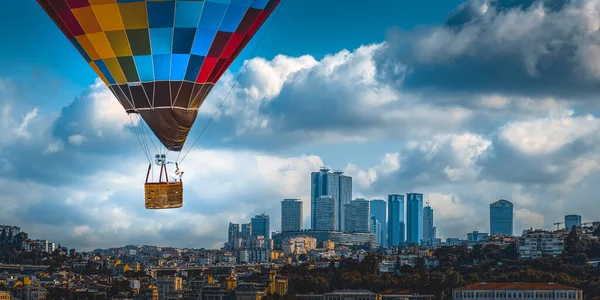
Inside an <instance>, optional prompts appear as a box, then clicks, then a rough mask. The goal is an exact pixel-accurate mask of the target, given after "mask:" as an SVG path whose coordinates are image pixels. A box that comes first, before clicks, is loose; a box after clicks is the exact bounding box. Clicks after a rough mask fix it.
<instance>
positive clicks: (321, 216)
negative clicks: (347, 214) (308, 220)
mask: <svg viewBox="0 0 600 300" xmlns="http://www.w3.org/2000/svg"><path fill="white" fill-rule="evenodd" d="M336 207H337V205H336V199H335V198H333V197H331V196H320V197H318V198H317V199H315V206H314V208H315V210H314V212H313V213H314V215H313V218H314V219H313V220H315V226H314V227H313V230H326V231H334V230H336V224H337V209H336Z"/></svg>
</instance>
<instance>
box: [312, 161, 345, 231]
mask: <svg viewBox="0 0 600 300" xmlns="http://www.w3.org/2000/svg"><path fill="white" fill-rule="evenodd" d="M330 171H331V170H330V169H329V168H325V167H323V168H321V169H320V170H319V172H312V173H311V199H310V207H311V208H310V209H311V228H312V229H316V226H317V220H318V219H317V218H316V212H317V204H316V201H317V199H318V198H319V197H321V196H331V197H332V198H334V199H335V200H336V216H337V219H336V224H335V229H334V230H339V231H343V230H344V226H343V223H344V221H345V220H344V213H345V212H344V207H345V205H346V204H348V203H350V201H351V200H352V177H350V176H345V175H342V174H343V172H341V171H334V172H330Z"/></svg>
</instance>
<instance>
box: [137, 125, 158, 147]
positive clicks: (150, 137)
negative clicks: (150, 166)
mask: <svg viewBox="0 0 600 300" xmlns="http://www.w3.org/2000/svg"><path fill="white" fill-rule="evenodd" d="M140 122H142V123H144V124H146V122H145V121H144V119H142V118H141V117H140ZM146 126H148V124H146ZM146 126H144V125H141V126H140V127H142V130H143V131H144V133H146V135H147V136H148V139H149V140H150V143H152V147H154V151H156V153H158V147H156V145H155V144H154V139H153V138H152V135H151V134H150V129H146ZM148 128H150V127H149V126H148ZM148 147H149V145H148Z"/></svg>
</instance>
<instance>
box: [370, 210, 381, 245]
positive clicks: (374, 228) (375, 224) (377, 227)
mask: <svg viewBox="0 0 600 300" xmlns="http://www.w3.org/2000/svg"><path fill="white" fill-rule="evenodd" d="M369 230H370V231H371V233H373V234H375V237H376V241H377V244H379V245H381V246H384V238H385V237H384V236H383V233H385V230H382V229H381V223H380V222H379V220H378V219H377V218H376V217H374V216H372V217H371V225H370V228H369Z"/></svg>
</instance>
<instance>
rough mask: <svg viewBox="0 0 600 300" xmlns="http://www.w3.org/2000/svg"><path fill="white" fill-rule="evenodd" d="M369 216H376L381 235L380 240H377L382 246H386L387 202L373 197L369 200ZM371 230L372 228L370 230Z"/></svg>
mask: <svg viewBox="0 0 600 300" xmlns="http://www.w3.org/2000/svg"><path fill="white" fill-rule="evenodd" d="M370 210H371V217H375V218H377V220H378V221H379V224H380V225H381V226H380V227H381V232H380V233H378V234H379V236H381V242H380V241H377V242H378V243H379V244H380V245H382V246H384V247H385V246H387V203H386V202H385V200H379V199H374V200H371V209H370ZM371 232H372V230H371Z"/></svg>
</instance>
